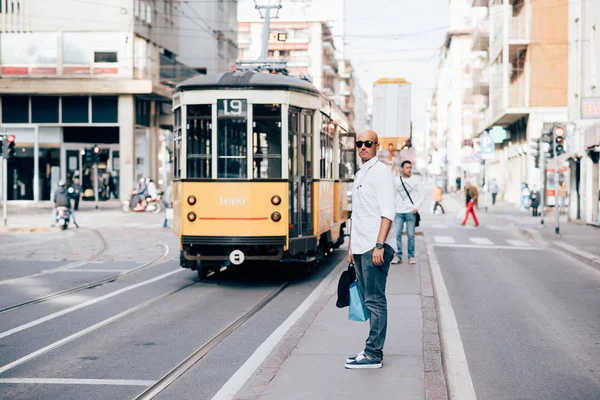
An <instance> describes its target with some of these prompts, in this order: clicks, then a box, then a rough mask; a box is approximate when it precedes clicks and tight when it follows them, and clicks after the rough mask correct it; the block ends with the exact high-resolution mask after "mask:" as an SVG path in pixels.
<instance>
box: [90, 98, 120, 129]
mask: <svg viewBox="0 0 600 400" xmlns="http://www.w3.org/2000/svg"><path fill="white" fill-rule="evenodd" d="M92 122H98V123H117V122H119V97H118V96H92Z"/></svg>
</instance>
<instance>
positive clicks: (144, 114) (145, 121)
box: [135, 99, 150, 127]
mask: <svg viewBox="0 0 600 400" xmlns="http://www.w3.org/2000/svg"><path fill="white" fill-rule="evenodd" d="M135 123H136V124H137V125H140V126H148V127H149V126H150V102H149V101H148V100H140V99H135Z"/></svg>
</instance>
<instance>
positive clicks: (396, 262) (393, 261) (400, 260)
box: [392, 256, 402, 264]
mask: <svg viewBox="0 0 600 400" xmlns="http://www.w3.org/2000/svg"><path fill="white" fill-rule="evenodd" d="M392 264H402V259H401V258H400V257H398V256H394V258H392Z"/></svg>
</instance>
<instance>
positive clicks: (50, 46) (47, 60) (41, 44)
mask: <svg viewBox="0 0 600 400" xmlns="http://www.w3.org/2000/svg"><path fill="white" fill-rule="evenodd" d="M30 51H31V63H32V64H37V65H44V64H50V65H55V64H56V59H57V57H58V56H57V55H58V35H57V34H56V33H52V32H45V33H43V34H42V33H32V34H31V49H30Z"/></svg>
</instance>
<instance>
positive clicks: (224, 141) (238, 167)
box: [217, 99, 248, 179]
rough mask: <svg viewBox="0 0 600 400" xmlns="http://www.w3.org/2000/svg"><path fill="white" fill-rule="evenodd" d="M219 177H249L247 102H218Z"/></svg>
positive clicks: (237, 100)
mask: <svg viewBox="0 0 600 400" xmlns="http://www.w3.org/2000/svg"><path fill="white" fill-rule="evenodd" d="M217 104H218V108H217V116H218V117H217V118H218V120H217V133H218V137H219V141H218V143H217V176H218V177H219V178H226V179H244V178H247V177H248V163H247V160H248V122H247V121H248V120H247V108H246V107H247V103H246V100H243V99H242V100H240V99H223V100H221V99H220V100H218V103H217Z"/></svg>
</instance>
